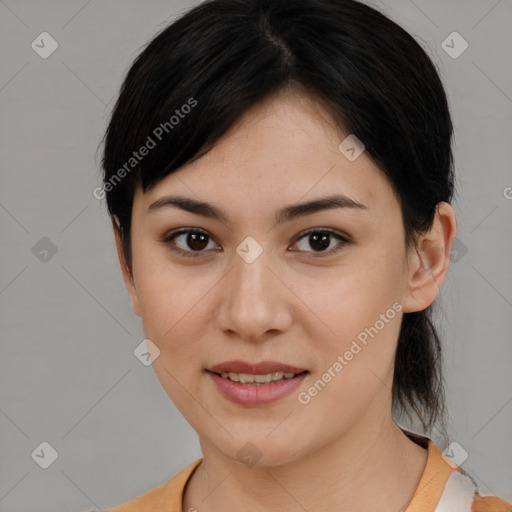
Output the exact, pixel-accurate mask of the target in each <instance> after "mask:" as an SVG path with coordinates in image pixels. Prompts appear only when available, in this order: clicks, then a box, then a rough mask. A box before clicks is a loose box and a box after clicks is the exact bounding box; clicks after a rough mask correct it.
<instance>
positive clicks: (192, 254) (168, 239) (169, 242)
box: [160, 228, 350, 258]
mask: <svg viewBox="0 0 512 512" xmlns="http://www.w3.org/2000/svg"><path fill="white" fill-rule="evenodd" d="M319 233H320V234H327V235H329V236H331V237H333V238H336V239H337V240H339V241H340V242H341V243H340V244H338V246H337V247H335V248H334V249H330V250H329V251H320V252H317V253H316V254H315V253H312V255H311V256H308V257H311V258H321V257H325V256H326V255H327V256H331V255H333V254H335V253H337V252H338V251H340V250H341V249H342V248H343V247H344V246H345V245H348V244H350V240H349V239H348V238H347V237H346V236H343V235H341V234H340V233H338V232H336V231H333V230H331V229H319V228H315V229H312V230H309V231H306V232H304V233H301V234H300V236H298V238H297V240H296V242H298V241H299V240H302V239H303V238H305V237H308V236H310V235H315V234H319ZM188 234H198V235H206V236H207V237H208V238H209V240H213V238H212V237H211V236H210V235H209V234H208V233H207V232H206V231H203V230H201V229H197V228H187V229H180V230H178V231H176V232H171V233H168V234H167V235H165V236H163V237H162V238H161V240H160V241H161V242H162V243H164V244H165V245H166V246H168V247H169V249H170V250H171V251H173V252H175V253H177V254H179V255H181V256H185V257H187V258H200V257H203V256H204V254H205V252H204V251H184V250H182V249H179V248H176V246H175V245H174V243H173V240H174V239H175V238H177V237H178V236H180V235H188ZM296 242H295V243H296ZM294 252H302V251H294ZM305 252H309V251H305Z"/></svg>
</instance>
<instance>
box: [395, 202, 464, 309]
mask: <svg viewBox="0 0 512 512" xmlns="http://www.w3.org/2000/svg"><path fill="white" fill-rule="evenodd" d="M456 234H457V222H456V219H455V213H454V211H453V208H452V207H451V205H449V204H448V203H446V202H444V201H443V202H440V203H438V204H437V208H436V214H435V218H434V222H433V224H432V227H431V228H430V230H429V231H428V232H427V233H424V234H422V235H420V236H419V238H418V243H417V244H416V247H411V249H410V251H409V254H408V255H407V264H408V272H409V275H408V289H407V291H408V294H407V295H406V297H405V298H404V299H403V301H402V305H403V311H404V313H412V312H414V311H422V310H424V309H426V308H427V307H428V306H430V305H431V304H432V303H433V302H434V300H435V299H436V297H437V294H438V293H439V288H440V287H441V285H442V284H443V282H444V279H445V277H446V274H447V272H448V267H449V265H450V252H451V250H452V246H453V242H454V241H455V235H456Z"/></svg>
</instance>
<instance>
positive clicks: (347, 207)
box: [98, 0, 511, 512]
mask: <svg viewBox="0 0 512 512" xmlns="http://www.w3.org/2000/svg"><path fill="white" fill-rule="evenodd" d="M451 136H452V124H451V119H450V114H449V109H448V105H447V100H446V96H445V92H444V90H443V86H442V84H441V82H440V79H439V76H438V74H437V72H436V70H435V68H434V66H433V64H432V62H431V60H430V59H429V57H428V56H427V55H426V54H425V52H424V51H423V50H422V49H421V47H420V46H419V45H418V44H417V43H416V42H415V41H414V39H413V38H412V37H411V36H410V35H409V34H407V33H406V32H405V31H404V30H403V29H401V28H400V27H399V26H398V25H396V24H395V23H394V22H392V21H391V20H389V19H388V18H386V17H385V16H384V15H382V14H380V13H379V12H378V11H376V10H374V9H372V8H370V7H368V6H365V5H364V4H361V3H359V2H356V1H353V0H334V1H333V0H329V1H328V0H294V1H293V2H290V1H285V0H273V1H269V0H212V1H207V2H204V3H202V4H200V5H199V6H197V7H195V8H193V9H192V10H190V11H189V12H187V13H186V14H185V15H183V16H182V17H181V18H179V19H178V20H176V21H175V22H174V23H172V25H170V26H169V27H167V28H165V29H164V30H163V31H162V32H161V33H160V34H158V35H157V36H156V37H155V38H154V39H153V40H152V41H151V42H150V43H149V44H148V46H147V47H146V48H145V49H144V51H143V52H142V53H141V54H140V55H139V56H138V57H137V59H136V60H135V62H134V64H133V66H132V67H131V69H130V70H129V72H128V74H127V77H126V79H125V82H124V84H123V86H122V90H121V93H120V97H119V99H118V102H117V104H116V106H115V109H114V111H113V113H112V118H111V120H110V124H109V127H108V130H107V133H106V138H105V148H104V158H103V168H104V171H105V172H104V184H103V187H102V190H100V191H98V192H99V194H104V195H105V197H106V201H107V205H108V209H109V213H110V215H111V217H112V220H113V228H114V235H115V239H116V244H117V250H118V254H119V261H120V264H121V268H122V272H123V277H124V280H125V284H126V286H127V289H128V292H129V295H130V298H131V303H132V307H133V310H134V312H135V313H136V314H137V315H139V316H141V318H142V322H143V325H144V332H145V336H146V344H147V349H148V354H149V357H150V359H151V362H152V364H153V366H154V369H155V371H156V373H157V376H158V378H159V380H160V382H161V383H162V386H163V387H164V389H165V390H166V392H167V393H168V395H169V397H170V398H171V400H172V401H173V402H174V404H175V405H176V406H177V407H178V409H179V410H180V411H181V413H182V414H183V416H184V417H185V418H186V419H187V421H188V422H189V423H190V425H191V426H192V427H193V428H194V429H195V430H196V432H197V433H198V436H199V439H200V444H201V449H202V453H203V457H202V458H201V459H199V460H197V461H195V462H194V463H193V464H191V465H190V466H188V467H187V468H185V469H184V470H183V471H182V472H181V473H179V474H178V475H176V476H175V477H174V478H172V479H171V480H170V481H169V482H168V483H167V484H165V485H164V486H161V487H159V488H156V489H153V490H152V491H149V492H148V493H146V494H144V495H143V496H140V497H139V498H137V499H135V500H134V501H131V502H129V503H126V504H125V505H122V506H119V507H117V508H115V509H113V510H114V511H115V512H128V511H137V512H144V511H150V510H151V511H156V510H159V511H162V512H164V511H165V512H175V511H179V510H183V511H185V510H188V511H192V510H198V511H203V510H204V511H220V510H239V509H242V508H244V509H248V510H265V511H273V510H280V511H282V510H290V511H295V510H334V509H339V508H340V506H341V505H340V504H342V507H341V508H342V509H343V510H351V511H367V510H377V509H378V510H379V511H381V512H385V511H393V512H396V511H398V510H402V511H403V510H406V511H407V512H420V511H421V512H433V511H437V512H440V511H448V510H449V511H459V510H460V511H483V510H493V511H496V512H500V511H507V510H510V509H511V507H510V505H509V504H507V503H506V502H504V501H503V500H500V499H499V498H497V497H485V498H484V497H481V496H480V495H479V494H478V491H477V489H476V486H475V484H474V482H473V480H472V479H471V478H470V477H469V476H468V475H466V474H465V473H464V472H463V471H462V470H461V469H460V468H458V467H457V466H456V464H455V462H456V461H454V460H451V459H450V456H449V454H448V455H445V456H443V455H442V454H441V452H440V450H439V448H437V446H436V445H435V444H434V443H433V442H432V441H431V440H430V439H429V438H428V437H426V436H427V435H428V433H429V432H431V431H432V429H433V428H441V429H442V425H443V421H442V420H443V387H442V376H441V355H440V340H439V338H438V335H437V333H436V330H435V328H434V326H433V324H432V322H431V319H430V313H431V306H432V304H433V302H434V300H435V298H436V296H437V294H438V291H439V287H440V286H441V285H442V283H443V281H444V279H445V277H446V274H447V271H448V267H449V261H450V260H449V256H450V250H451V248H452V245H453V242H454V239H455V235H456V220H455V215H454V212H453V209H452V207H451V206H450V201H451V199H452V195H453V171H452V153H451ZM400 414H405V415H407V416H409V417H410V418H411V419H414V418H416V419H417V420H419V421H420V422H421V425H422V431H423V434H424V435H418V434H414V433H412V432H409V431H407V430H405V429H403V428H400V427H399V426H398V425H397V424H396V423H395V421H394V419H393V418H394V417H397V415H400ZM394 415H395V416H394Z"/></svg>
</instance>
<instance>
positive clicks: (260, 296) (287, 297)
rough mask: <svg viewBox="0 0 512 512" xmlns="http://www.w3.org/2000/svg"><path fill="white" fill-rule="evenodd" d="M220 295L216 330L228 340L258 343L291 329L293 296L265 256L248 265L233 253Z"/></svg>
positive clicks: (264, 253) (274, 265)
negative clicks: (231, 338)
mask: <svg viewBox="0 0 512 512" xmlns="http://www.w3.org/2000/svg"><path fill="white" fill-rule="evenodd" d="M233 260H234V261H233V267H232V269H231V271H230V272H228V274H227V276H226V278H225V280H224V286H223V287H222V290H221V291H220V294H219V305H218V308H217V323H218V327H219V328H220V329H221V330H222V331H223V332H224V333H226V334H228V335H230V336H231V337H238V338H239V339H243V340H247V341H251V342H261V341H264V340H266V339H268V338H269V337H273V336H275V335H277V334H278V333H280V332H285V331H286V330H287V329H289V328H290V326H291V325H292V321H293V314H292V311H293V304H292V302H291V301H292V298H293V296H294V295H293V293H292V292H291V291H290V289H289V288H288V287H287V285H286V283H285V282H284V281H285V280H284V279H283V278H282V277H281V276H280V275H279V274H280V273H282V271H281V272H279V267H278V265H276V264H275V262H272V261H271V258H270V257H268V255H267V253H266V252H265V251H263V253H262V254H260V256H259V257H258V258H257V259H256V260H255V261H253V262H251V263H248V262H247V261H245V260H244V259H243V258H242V257H240V256H239V255H238V254H234V257H233Z"/></svg>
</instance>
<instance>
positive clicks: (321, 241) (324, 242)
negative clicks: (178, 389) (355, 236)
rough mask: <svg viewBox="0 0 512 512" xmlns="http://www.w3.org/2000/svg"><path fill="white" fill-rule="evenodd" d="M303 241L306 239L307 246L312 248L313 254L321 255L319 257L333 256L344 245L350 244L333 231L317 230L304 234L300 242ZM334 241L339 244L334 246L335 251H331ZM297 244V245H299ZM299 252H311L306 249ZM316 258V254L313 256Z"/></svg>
mask: <svg viewBox="0 0 512 512" xmlns="http://www.w3.org/2000/svg"><path fill="white" fill-rule="evenodd" d="M302 239H305V244H304V245H306V246H308V245H309V247H312V248H313V249H314V250H313V251H312V252H313V253H320V254H319V256H322V255H324V254H333V253H335V252H338V251H339V250H340V249H341V247H343V245H346V244H348V243H349V240H348V239H347V238H346V237H344V236H342V235H341V234H339V233H337V232H335V231H331V230H329V229H322V230H320V229H317V230H314V231H309V232H307V233H304V234H303V235H302V236H301V237H300V238H299V239H298V242H300V241H301V240H302ZM333 239H336V240H338V244H335V245H334V249H332V248H331V249H330V250H326V249H329V247H330V246H331V242H332V240H333ZM298 242H297V243H298ZM299 250H305V251H306V252H310V251H308V250H307V248H306V249H299ZM313 256H314V257H316V256H317V255H316V254H313Z"/></svg>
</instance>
